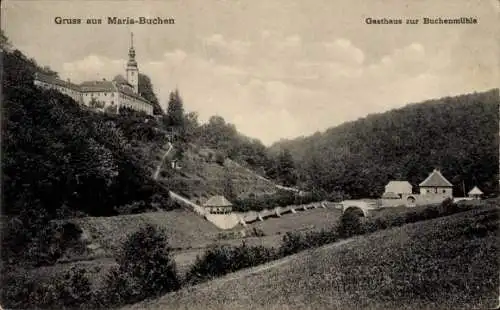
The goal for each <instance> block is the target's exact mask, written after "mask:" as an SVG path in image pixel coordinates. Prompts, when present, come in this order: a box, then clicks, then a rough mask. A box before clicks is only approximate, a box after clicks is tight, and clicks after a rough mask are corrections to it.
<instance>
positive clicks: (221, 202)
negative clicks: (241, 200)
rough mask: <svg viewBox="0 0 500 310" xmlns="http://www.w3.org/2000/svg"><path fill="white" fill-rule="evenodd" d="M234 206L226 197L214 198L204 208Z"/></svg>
mask: <svg viewBox="0 0 500 310" xmlns="http://www.w3.org/2000/svg"><path fill="white" fill-rule="evenodd" d="M232 205H233V204H232V203H230V202H229V200H227V199H226V197H224V196H220V195H218V196H213V197H212V198H210V199H208V200H207V202H205V203H204V204H203V206H204V207H229V206H232Z"/></svg>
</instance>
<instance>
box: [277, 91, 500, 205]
mask: <svg viewBox="0 0 500 310" xmlns="http://www.w3.org/2000/svg"><path fill="white" fill-rule="evenodd" d="M498 122H499V91H498V89H496V90H491V91H488V92H482V93H473V94H466V95H461V96H457V97H446V98H441V99H434V100H428V101H425V102H422V103H418V104H410V105H408V106H406V107H404V108H401V109H396V110H392V111H389V112H386V113H382V114H375V115H368V116H367V117H365V118H362V119H359V120H357V121H353V122H348V123H344V124H342V125H340V126H337V127H334V128H331V129H328V130H326V131H325V132H323V133H316V134H314V135H312V136H309V137H302V138H298V139H294V140H282V141H280V142H278V143H275V144H274V145H273V146H272V147H271V148H270V150H271V151H272V152H274V153H276V152H278V151H282V150H289V151H290V152H291V154H292V156H293V158H294V160H295V164H296V166H297V174H298V176H299V179H300V183H301V184H303V185H305V186H307V187H308V188H310V189H316V190H318V191H323V192H325V193H341V194H343V196H344V197H357V198H360V197H380V195H381V194H382V193H383V191H384V185H386V184H387V182H388V181H390V180H408V181H409V182H410V183H411V184H412V185H413V186H414V190H415V189H417V186H418V184H419V183H420V182H422V181H423V180H424V179H425V178H426V177H427V175H428V174H429V173H430V172H431V171H432V170H433V169H434V168H439V169H440V170H441V172H442V173H443V175H444V176H445V177H446V178H447V179H448V180H449V181H450V182H452V183H453V185H454V195H455V196H463V195H464V192H463V188H464V187H465V191H466V192H468V191H469V190H470V189H472V187H473V186H475V185H477V186H479V187H480V188H481V189H482V190H483V191H484V192H485V193H487V194H492V193H497V191H498V165H499V141H498V138H499V123H498Z"/></svg>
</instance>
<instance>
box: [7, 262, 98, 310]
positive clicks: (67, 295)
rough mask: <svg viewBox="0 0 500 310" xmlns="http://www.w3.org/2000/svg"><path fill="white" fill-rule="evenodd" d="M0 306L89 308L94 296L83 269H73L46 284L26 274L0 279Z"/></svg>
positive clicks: (20, 307)
mask: <svg viewBox="0 0 500 310" xmlns="http://www.w3.org/2000/svg"><path fill="white" fill-rule="evenodd" d="M3 280H4V281H3V283H2V284H3V285H2V289H1V297H0V299H1V303H2V305H4V306H7V307H12V308H15V309H33V308H46V309H60V308H70V309H78V308H87V309H88V308H92V307H93V306H95V304H94V302H95V298H94V294H93V292H92V290H91V285H90V281H89V280H88V278H87V277H86V275H85V270H83V269H80V268H77V267H73V268H71V270H69V271H68V272H66V273H65V274H64V275H62V276H60V277H57V278H54V279H51V280H50V281H49V282H47V283H39V282H38V281H36V280H34V279H31V278H28V277H27V276H26V275H22V276H13V277H9V278H7V279H3Z"/></svg>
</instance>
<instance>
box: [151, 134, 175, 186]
mask: <svg viewBox="0 0 500 310" xmlns="http://www.w3.org/2000/svg"><path fill="white" fill-rule="evenodd" d="M172 149H173V145H172V143H170V142H168V150H167V151H166V152H165V154H163V157H162V158H161V161H160V163H159V164H158V167H157V168H156V171H155V173H154V175H153V179H155V180H158V177H159V176H160V171H161V167H163V162H164V161H165V158H167V156H168V154H169V153H170V151H171V150H172Z"/></svg>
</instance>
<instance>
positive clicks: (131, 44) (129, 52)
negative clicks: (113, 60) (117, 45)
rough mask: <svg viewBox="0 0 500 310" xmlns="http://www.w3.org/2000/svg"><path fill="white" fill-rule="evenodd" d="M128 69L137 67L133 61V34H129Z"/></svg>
mask: <svg viewBox="0 0 500 310" xmlns="http://www.w3.org/2000/svg"><path fill="white" fill-rule="evenodd" d="M127 66H128V67H137V62H136V61H135V49H134V33H133V32H131V33H130V48H129V50H128V63H127Z"/></svg>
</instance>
